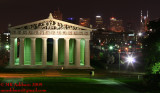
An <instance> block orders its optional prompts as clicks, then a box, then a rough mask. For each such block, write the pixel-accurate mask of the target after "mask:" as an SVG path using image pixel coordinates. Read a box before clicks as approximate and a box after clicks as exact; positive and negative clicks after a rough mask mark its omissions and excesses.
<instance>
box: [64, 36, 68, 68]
mask: <svg viewBox="0 0 160 93" xmlns="http://www.w3.org/2000/svg"><path fill="white" fill-rule="evenodd" d="M64 40H65V43H64V66H69V38H64Z"/></svg>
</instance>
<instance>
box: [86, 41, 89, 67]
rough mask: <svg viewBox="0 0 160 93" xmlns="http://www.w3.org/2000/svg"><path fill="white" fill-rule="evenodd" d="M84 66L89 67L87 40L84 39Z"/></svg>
mask: <svg viewBox="0 0 160 93" xmlns="http://www.w3.org/2000/svg"><path fill="white" fill-rule="evenodd" d="M85 66H86V67H90V45H89V39H85Z"/></svg>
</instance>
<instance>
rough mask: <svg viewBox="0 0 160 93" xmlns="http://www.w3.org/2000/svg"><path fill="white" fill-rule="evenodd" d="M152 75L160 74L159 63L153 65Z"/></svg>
mask: <svg viewBox="0 0 160 93" xmlns="http://www.w3.org/2000/svg"><path fill="white" fill-rule="evenodd" d="M152 74H160V62H157V63H155V65H153V67H152Z"/></svg>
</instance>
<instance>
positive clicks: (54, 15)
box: [53, 9, 63, 20]
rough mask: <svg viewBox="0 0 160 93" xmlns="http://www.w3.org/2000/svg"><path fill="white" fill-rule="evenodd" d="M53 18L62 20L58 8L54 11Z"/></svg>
mask: <svg viewBox="0 0 160 93" xmlns="http://www.w3.org/2000/svg"><path fill="white" fill-rule="evenodd" d="M53 18H55V19H58V20H62V19H63V15H62V13H61V11H60V10H59V9H58V10H57V11H54V13H53Z"/></svg>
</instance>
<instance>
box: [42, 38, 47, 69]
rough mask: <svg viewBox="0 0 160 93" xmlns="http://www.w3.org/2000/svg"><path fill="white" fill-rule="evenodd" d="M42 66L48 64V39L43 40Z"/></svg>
mask: <svg viewBox="0 0 160 93" xmlns="http://www.w3.org/2000/svg"><path fill="white" fill-rule="evenodd" d="M42 40H43V43H42V65H43V66H45V65H46V63H47V38H42Z"/></svg>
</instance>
